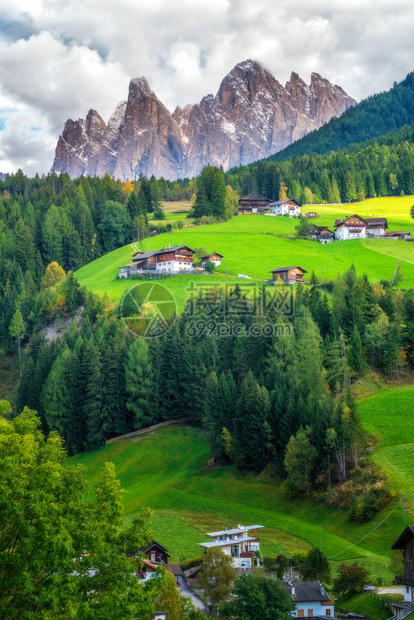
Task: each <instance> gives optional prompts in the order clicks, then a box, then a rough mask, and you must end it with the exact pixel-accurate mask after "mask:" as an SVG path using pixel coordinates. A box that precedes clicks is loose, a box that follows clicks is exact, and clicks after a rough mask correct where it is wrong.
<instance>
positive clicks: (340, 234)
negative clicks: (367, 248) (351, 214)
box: [335, 226, 366, 241]
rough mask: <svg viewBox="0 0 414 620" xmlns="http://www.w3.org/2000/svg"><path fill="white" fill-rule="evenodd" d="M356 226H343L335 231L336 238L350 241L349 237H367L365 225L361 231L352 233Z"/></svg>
mask: <svg viewBox="0 0 414 620" xmlns="http://www.w3.org/2000/svg"><path fill="white" fill-rule="evenodd" d="M355 228H356V227H355V226H341V227H340V228H337V229H336V231H335V239H337V240H338V241H348V240H349V239H365V237H366V235H365V226H363V227H362V228H361V229H360V231H359V232H357V233H351V232H349V231H350V230H351V229H352V230H354V229H355Z"/></svg>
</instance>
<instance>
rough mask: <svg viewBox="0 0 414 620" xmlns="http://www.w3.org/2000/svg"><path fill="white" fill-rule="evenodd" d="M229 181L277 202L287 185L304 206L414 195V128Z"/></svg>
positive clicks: (249, 170) (254, 167)
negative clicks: (283, 187)
mask: <svg viewBox="0 0 414 620" xmlns="http://www.w3.org/2000/svg"><path fill="white" fill-rule="evenodd" d="M413 79H414V78H413ZM413 102H414V96H413ZM413 105H414V104H413ZM321 131H322V130H321ZM225 177H226V184H229V185H231V186H232V187H233V188H235V189H236V190H237V191H238V192H239V193H240V194H244V193H246V194H247V193H249V192H252V191H256V192H258V193H260V194H263V195H265V196H267V197H268V198H271V199H272V200H278V199H279V197H280V191H281V184H284V185H285V186H287V189H286V190H285V191H287V194H288V195H289V197H292V198H296V200H299V202H301V203H302V204H317V203H325V202H328V203H340V202H357V201H360V200H364V198H372V197H374V196H393V195H394V196H399V195H404V194H405V195H409V194H413V193H414V126H413V125H411V126H406V127H403V128H401V129H399V130H396V131H392V132H388V133H386V134H384V135H383V136H381V137H379V138H375V139H373V140H368V141H367V142H364V143H362V144H358V145H355V146H353V147H349V148H347V149H344V150H342V151H338V152H332V153H329V154H325V155H320V154H316V153H314V152H311V153H309V154H307V155H301V156H297V157H296V156H295V157H293V158H292V159H289V160H286V161H280V162H279V161H268V160H263V161H260V162H257V163H255V164H251V165H249V166H245V167H240V168H237V169H233V170H230V171H229V172H228V173H226V175H225Z"/></svg>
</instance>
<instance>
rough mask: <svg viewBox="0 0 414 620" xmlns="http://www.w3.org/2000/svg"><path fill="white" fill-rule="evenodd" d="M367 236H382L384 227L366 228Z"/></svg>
mask: <svg viewBox="0 0 414 620" xmlns="http://www.w3.org/2000/svg"><path fill="white" fill-rule="evenodd" d="M366 230H367V236H368V235H371V236H372V237H382V235H383V234H384V233H385V228H367V229H366Z"/></svg>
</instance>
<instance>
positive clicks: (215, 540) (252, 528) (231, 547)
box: [199, 525, 264, 570]
mask: <svg viewBox="0 0 414 620" xmlns="http://www.w3.org/2000/svg"><path fill="white" fill-rule="evenodd" d="M262 527H264V526H263V525H249V526H247V527H246V526H244V525H238V526H237V527H236V528H231V527H229V528H228V529H227V530H221V531H219V532H210V534H206V536H210V538H211V541H209V542H204V543H199V545H200V547H204V549H205V550H207V549H211V548H212V547H220V548H221V550H222V551H223V553H225V554H226V555H230V556H231V557H232V558H233V564H234V567H235V568H237V569H241V570H242V569H249V568H252V567H253V566H254V565H255V564H256V565H257V566H258V565H259V564H260V561H259V558H257V557H255V554H256V551H260V539H259V537H258V536H257V530H258V529H260V528H262ZM255 560H256V562H255Z"/></svg>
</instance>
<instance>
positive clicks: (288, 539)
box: [70, 196, 414, 581]
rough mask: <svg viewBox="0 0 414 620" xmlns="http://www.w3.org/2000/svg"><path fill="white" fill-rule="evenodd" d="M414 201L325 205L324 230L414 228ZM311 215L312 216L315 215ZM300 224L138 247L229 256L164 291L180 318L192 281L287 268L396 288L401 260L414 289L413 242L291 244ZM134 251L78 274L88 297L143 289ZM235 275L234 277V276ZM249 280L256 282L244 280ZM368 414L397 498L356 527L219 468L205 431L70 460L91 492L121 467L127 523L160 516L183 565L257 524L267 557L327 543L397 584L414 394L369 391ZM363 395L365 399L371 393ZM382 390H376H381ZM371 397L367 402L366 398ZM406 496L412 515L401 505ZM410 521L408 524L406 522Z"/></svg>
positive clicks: (218, 231) (269, 483)
mask: <svg viewBox="0 0 414 620" xmlns="http://www.w3.org/2000/svg"><path fill="white" fill-rule="evenodd" d="M413 202H414V197H412V196H408V197H401V198H379V199H373V200H369V201H365V202H362V203H358V204H356V205H324V206H319V205H318V206H315V207H314V210H315V211H316V212H317V213H318V214H319V217H318V218H316V219H315V220H314V221H315V223H318V224H324V225H325V224H328V225H330V226H331V227H332V224H333V222H334V220H335V219H336V218H341V217H344V216H345V215H347V214H351V213H354V212H357V213H358V214H361V215H365V216H366V217H368V216H371V217H375V216H386V217H387V218H388V223H389V229H390V230H401V229H409V230H410V229H411V228H412V229H413V233H414V226H411V224H412V220H411V218H410V216H409V211H410V207H411V205H412V204H413ZM310 209H311V208H310V207H308V208H306V207H305V208H304V209H303V210H304V211H306V210H310ZM296 225H297V221H296V220H292V219H289V218H284V217H272V216H261V215H246V216H237V217H234V218H233V219H232V220H230V221H228V222H224V223H221V224H215V225H211V226H198V227H190V228H184V229H182V230H179V231H176V232H173V233H170V234H163V235H159V236H157V237H153V238H150V239H145V240H143V241H142V242H141V243H140V248H141V249H143V250H152V249H158V248H160V247H163V246H166V245H168V243H171V245H180V244H186V245H188V246H190V247H192V248H193V249H195V248H198V247H200V246H204V247H205V248H206V249H207V251H217V252H220V253H221V254H223V255H224V256H225V260H224V261H223V263H222V265H221V267H220V268H219V269H217V270H216V271H215V272H214V274H212V275H209V276H206V275H202V274H198V275H197V274H193V275H176V276H173V277H171V278H168V279H167V280H164V281H163V283H164V284H166V285H167V286H168V287H169V288H170V290H171V291H172V292H173V294H174V296H175V297H176V300H177V302H178V306H179V309H181V308H182V307H183V305H184V301H185V298H186V297H187V296H188V294H189V287H190V286H191V283H192V282H194V283H196V285H197V284H202V285H206V286H210V285H215V284H217V285H218V284H223V283H224V284H228V285H234V284H235V283H236V282H238V283H239V284H241V285H242V284H250V283H254V282H263V281H264V280H266V279H268V277H269V274H268V272H269V271H270V269H274V268H276V267H280V266H289V265H296V264H299V265H300V266H302V267H303V268H305V269H307V271H308V272H309V273H308V276H307V277H309V274H310V272H311V271H312V270H314V271H315V272H316V274H317V275H318V277H319V278H320V279H332V278H335V277H336V276H337V274H338V273H344V272H345V271H346V270H347V269H348V268H349V267H350V265H351V263H354V264H355V266H356V269H357V272H358V273H360V274H362V273H366V274H367V275H368V276H369V277H370V278H372V279H377V280H379V279H388V280H391V279H392V276H393V273H394V270H395V266H396V262H397V261H400V262H401V273H402V278H403V280H402V283H401V286H403V287H410V286H414V244H412V243H407V242H405V241H391V240H390V241H386V240H359V241H358V240H356V241H347V242H345V243H333V244H328V245H320V244H318V243H317V242H313V241H307V240H298V239H294V238H292V235H293V234H294V231H295V226H296ZM131 254H132V247H131V246H130V245H128V246H125V247H123V248H119V249H118V250H115V251H114V252H111V253H110V254H107V255H105V256H103V257H101V258H100V259H98V260H96V261H94V262H92V263H90V264H89V265H87V266H85V267H83V268H82V269H80V270H79V271H78V272H77V276H78V278H79V280H80V281H81V282H82V283H83V284H84V285H85V286H86V287H87V288H89V289H91V290H94V291H96V292H98V293H100V294H105V293H106V294H108V296H109V297H110V298H112V300H113V301H114V302H115V303H116V302H118V301H119V299H120V298H121V296H122V294H123V292H124V291H125V289H126V288H128V287H131V286H134V285H135V284H136V283H137V281H135V280H117V279H116V276H117V273H118V267H120V266H121V265H123V264H125V263H127V262H129V261H130V258H131ZM226 272H227V273H226ZM239 273H244V274H247V275H249V276H250V277H251V278H252V279H251V280H250V281H248V280H242V279H238V278H237V274H239ZM362 383H363V384H364V385H365V383H366V384H367V385H366V389H364V385H362V384H361V386H359V388H358V391H359V393H360V394H361V396H365V398H360V400H359V410H360V413H361V416H362V420H363V424H364V426H365V428H366V429H367V431H368V432H369V433H370V434H371V435H372V436H373V438H374V442H373V445H374V448H373V449H372V451H371V454H370V458H372V459H373V461H374V462H375V463H376V464H377V465H379V466H380V467H382V468H384V469H385V470H386V471H387V472H388V475H389V478H390V483H391V485H392V486H393V488H394V489H395V491H396V492H397V497H396V498H395V499H394V500H393V501H392V503H391V504H389V505H388V506H387V507H386V508H384V509H383V510H382V511H381V513H380V514H378V515H377V516H376V517H375V518H374V519H373V520H372V521H371V522H369V523H351V522H349V521H348V520H347V514H346V511H343V510H339V509H336V508H332V507H330V506H328V505H327V504H326V503H324V502H321V501H316V500H305V499H297V500H294V501H291V500H287V499H286V498H285V497H284V496H283V495H282V493H281V491H280V486H279V483H278V481H277V480H276V479H275V478H274V477H272V476H271V472H264V473H262V474H261V475H260V476H254V475H253V474H248V473H242V472H240V471H238V470H237V469H236V468H235V467H234V466H223V467H219V468H209V467H208V466H207V463H208V459H209V458H210V453H209V446H208V441H207V438H206V436H205V434H204V433H203V432H202V431H201V430H200V429H196V428H193V427H188V426H178V425H173V426H169V427H165V428H162V429H159V430H158V431H157V432H155V433H147V434H145V435H143V436H140V437H139V438H138V437H137V438H130V439H126V440H120V441H118V442H115V443H113V444H110V445H108V446H105V447H103V448H101V449H99V450H97V451H95V452H93V453H85V454H81V455H78V456H76V457H72V458H71V459H70V462H71V463H82V464H84V465H86V466H87V468H88V474H87V475H88V478H89V480H90V482H91V483H93V481H94V480H95V479H96V476H97V475H98V472H99V470H100V468H101V466H102V464H103V463H104V462H105V461H112V462H114V463H115V465H116V471H117V475H118V476H119V478H120V480H121V485H122V487H123V488H124V489H125V495H124V502H125V509H126V515H127V517H126V518H127V519H128V518H131V517H132V515H133V514H134V513H135V512H136V511H137V510H138V509H139V507H140V506H141V507H142V506H150V507H151V508H152V509H153V511H154V516H153V526H154V536H155V537H156V538H157V539H159V540H160V541H161V542H162V543H163V544H165V545H166V546H167V547H168V548H169V549H170V551H171V552H172V555H173V558H174V560H180V559H182V558H186V557H192V556H196V555H197V554H199V552H200V548H199V547H197V543H198V542H203V541H204V540H205V536H204V533H205V532H208V531H211V530H215V529H219V528H222V527H226V526H228V525H230V524H231V525H234V524H236V525H237V523H247V524H252V523H254V522H255V523H259V524H263V525H265V526H266V529H265V530H263V536H262V549H263V552H264V554H267V555H277V554H279V553H286V554H288V555H289V554H292V553H293V552H294V551H296V550H298V549H309V548H310V547H311V546H312V545H317V546H319V545H321V546H322V549H323V550H324V551H325V552H326V553H327V555H328V557H330V558H331V559H332V560H333V562H334V563H335V562H341V561H344V560H358V561H361V562H363V563H364V564H365V565H366V566H367V567H368V568H369V570H370V571H371V572H372V575H373V579H375V578H376V577H381V578H382V579H384V580H385V581H390V580H391V579H392V574H391V573H390V570H389V559H390V547H391V544H392V543H393V542H394V540H395V539H396V537H397V536H398V535H399V533H400V532H401V531H402V529H403V528H404V527H405V523H406V519H409V515H410V514H412V513H413V507H414V415H413V407H414V389H413V388H414V386H410V385H400V386H399V387H398V388H395V387H389V386H387V387H386V388H384V387H383V385H382V384H381V385H376V386H375V389H374V390H373V389H372V388H373V385H371V384H369V379H368V378H367V380H366V382H365V383H364V382H362ZM364 391H365V394H364ZM373 392H374V393H373ZM367 394H369V395H368V396H367ZM401 496H408V497H407V502H406V514H404V510H403V506H402V503H401V502H400V500H399V498H400V497H401ZM407 522H408V521H407Z"/></svg>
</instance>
